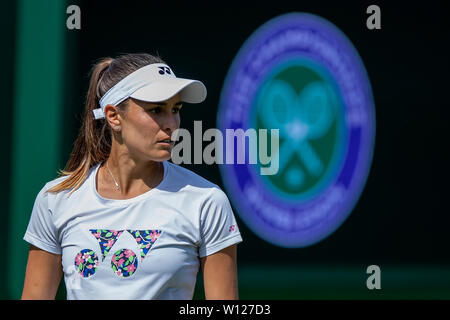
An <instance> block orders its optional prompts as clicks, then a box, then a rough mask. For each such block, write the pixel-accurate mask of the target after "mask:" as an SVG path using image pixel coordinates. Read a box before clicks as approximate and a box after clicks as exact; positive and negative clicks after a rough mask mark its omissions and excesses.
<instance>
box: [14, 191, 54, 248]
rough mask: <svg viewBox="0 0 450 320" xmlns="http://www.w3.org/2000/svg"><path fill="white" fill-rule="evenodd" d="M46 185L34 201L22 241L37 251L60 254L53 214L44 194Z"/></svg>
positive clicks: (46, 195) (45, 193) (46, 194)
mask: <svg viewBox="0 0 450 320" xmlns="http://www.w3.org/2000/svg"><path fill="white" fill-rule="evenodd" d="M46 186H47V184H46V185H45V186H44V187H43V188H42V189H41V191H39V193H38V195H37V196H36V199H35V201H34V205H33V210H32V212H31V217H30V221H29V223H28V227H27V230H26V232H25V236H24V237H23V239H24V240H25V241H26V242H28V243H30V244H32V245H34V246H36V247H38V248H39V249H42V250H45V251H48V252H51V253H54V254H61V245H60V243H59V241H58V235H57V232H58V231H57V228H56V227H55V224H54V222H53V214H52V212H51V211H50V210H49V206H48V196H49V194H48V193H47V192H45V190H47V188H46Z"/></svg>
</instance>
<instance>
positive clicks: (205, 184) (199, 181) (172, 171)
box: [167, 161, 221, 192]
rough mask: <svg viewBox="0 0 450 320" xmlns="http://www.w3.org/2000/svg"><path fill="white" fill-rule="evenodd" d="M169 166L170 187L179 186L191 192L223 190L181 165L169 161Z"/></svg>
mask: <svg viewBox="0 0 450 320" xmlns="http://www.w3.org/2000/svg"><path fill="white" fill-rule="evenodd" d="M167 164H168V166H169V173H168V180H169V185H171V186H177V187H178V188H188V189H190V190H193V189H194V190H195V189H198V190H201V191H203V192H204V191H205V190H204V189H210V190H211V191H212V192H214V191H216V190H217V189H218V190H221V189H220V187H219V186H218V185H217V184H215V183H213V182H211V181H209V180H208V179H206V178H204V177H202V176H200V175H199V174H197V173H195V172H194V171H192V170H189V169H187V168H185V167H182V166H180V165H177V164H174V163H172V162H169V161H167Z"/></svg>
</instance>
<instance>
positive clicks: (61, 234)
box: [22, 54, 242, 300]
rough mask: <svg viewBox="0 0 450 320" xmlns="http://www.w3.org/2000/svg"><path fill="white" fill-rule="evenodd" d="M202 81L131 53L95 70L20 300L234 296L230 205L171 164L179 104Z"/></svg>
mask: <svg viewBox="0 0 450 320" xmlns="http://www.w3.org/2000/svg"><path fill="white" fill-rule="evenodd" d="M205 98H206V88H205V86H204V85H203V83H201V82H200V81H196V80H189V79H182V78H177V77H176V76H175V74H174V72H173V70H172V69H171V68H170V67H169V66H168V65H167V64H166V63H165V62H164V61H162V60H161V59H160V58H158V57H155V56H152V55H149V54H126V55H122V56H119V57H117V58H115V59H112V58H104V59H102V60H100V61H99V62H98V63H97V64H96V65H94V66H93V68H92V71H91V79H90V84H89V89H88V93H87V98H86V107H85V113H84V119H83V123H82V127H81V130H80V134H79V136H78V138H77V140H76V142H75V145H74V148H73V151H72V153H71V156H70V159H69V161H68V163H67V165H66V168H65V170H62V171H61V172H60V174H61V176H59V177H58V178H56V179H54V180H52V181H50V182H47V183H46V184H45V185H44V187H43V188H42V189H41V191H40V192H39V193H38V195H37V197H36V200H35V203H34V206H33V210H32V213H31V218H30V222H29V225H28V228H27V230H26V233H25V236H24V240H25V241H27V242H29V243H30V251H29V255H28V263H27V268H26V274H25V283H24V288H23V293H22V299H54V298H55V295H56V292H57V289H58V286H59V283H60V281H61V277H62V274H64V280H65V284H66V289H67V298H68V299H89V300H91V299H192V297H193V293H194V288H195V282H196V277H197V272H198V270H199V268H200V266H201V268H202V272H203V279H204V290H205V298H206V299H237V298H238V289H237V271H236V270H237V267H236V244H237V243H239V242H241V241H242V237H241V235H240V232H239V229H238V228H237V225H236V220H235V217H234V215H233V212H232V209H231V206H230V203H229V201H228V198H227V196H226V195H225V193H224V192H223V191H222V190H221V189H220V188H219V187H218V186H217V185H215V184H213V183H211V182H209V181H207V180H206V179H204V178H202V177H200V176H198V175H197V174H195V173H193V172H192V171H189V170H187V169H185V168H182V167H180V166H177V165H175V164H173V163H171V162H169V161H167V160H169V159H170V155H171V150H172V147H173V142H172V141H171V136H172V133H173V132H174V130H176V129H177V128H178V127H179V125H180V114H179V111H180V109H181V107H182V102H187V103H200V102H202V101H203V100H204V99H205Z"/></svg>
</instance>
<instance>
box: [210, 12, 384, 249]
mask: <svg viewBox="0 0 450 320" xmlns="http://www.w3.org/2000/svg"><path fill="white" fill-rule="evenodd" d="M217 122H218V128H219V129H220V130H221V131H222V132H225V130H226V129H235V130H236V129H238V128H242V129H243V130H246V129H249V128H254V129H256V130H259V129H267V130H268V132H272V131H271V129H278V130H279V148H278V153H277V154H275V153H276V152H277V150H274V152H273V153H272V151H271V150H270V143H268V144H267V149H268V152H267V153H268V154H271V156H272V157H274V156H278V157H279V170H278V173H277V174H275V175H261V174H259V171H260V169H261V168H264V167H265V166H264V165H263V164H256V165H248V164H223V165H220V166H219V168H220V172H221V175H222V178H223V181H224V185H225V188H226V190H227V192H228V194H229V196H230V200H231V201H232V203H233V205H234V206H235V208H236V209H237V213H238V214H239V216H240V217H241V218H242V220H243V221H244V222H245V223H246V225H247V226H248V227H249V228H250V229H251V230H252V231H254V232H255V233H256V234H257V235H259V236H260V237H261V238H263V239H265V240H266V241H269V242H271V243H273V244H276V245H279V246H282V247H304V246H308V245H311V244H314V243H316V242H318V241H320V240H322V239H324V238H326V237H327V236H328V235H330V234H331V233H332V232H334V231H335V230H336V229H337V228H338V227H339V226H340V225H341V224H342V223H343V222H344V220H345V219H346V218H347V216H348V215H349V214H350V212H351V211H352V210H353V208H354V206H355V204H356V202H357V201H358V198H359V196H360V195H361V192H362V190H363V188H364V184H365V181H366V178H367V175H368V173H369V169H370V164H371V161H372V153H373V146H374V141H375V111H374V102H373V97H372V92H371V87H370V83H369V80H368V78H367V74H366V71H365V68H364V66H363V63H362V61H361V59H360V57H359V55H358V53H357V52H356V49H355V48H354V47H353V45H352V44H351V42H350V41H349V40H348V39H347V37H346V36H345V35H344V34H343V33H342V32H341V31H340V30H339V29H338V28H337V27H335V26H334V25H332V24H331V23H330V22H328V21H326V20H324V19H323V18H320V17H318V16H315V15H312V14H306V13H291V14H286V15H282V16H279V17H277V18H275V19H272V20H270V21H269V22H267V23H266V24H264V25H263V26H262V27H260V28H259V29H258V30H256V31H255V32H254V34H253V35H251V37H250V38H249V39H248V40H247V41H246V42H245V43H244V45H243V46H242V48H241V49H240V51H239V53H238V54H237V56H236V58H235V59H234V61H233V63H232V65H231V67H230V70H229V73H228V75H227V77H226V80H225V83H224V87H223V89H222V94H221V99H220V105H219V111H218V115H217ZM267 140H268V141H270V139H267ZM267 140H266V141H267ZM260 143H261V142H260ZM250 149H251V148H250ZM234 151H235V150H231V149H225V152H226V153H227V152H228V153H232V152H234Z"/></svg>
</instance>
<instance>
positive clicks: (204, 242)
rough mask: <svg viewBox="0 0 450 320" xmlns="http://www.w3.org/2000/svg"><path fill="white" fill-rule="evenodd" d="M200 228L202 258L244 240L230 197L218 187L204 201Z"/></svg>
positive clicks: (200, 253)
mask: <svg viewBox="0 0 450 320" xmlns="http://www.w3.org/2000/svg"><path fill="white" fill-rule="evenodd" d="M200 229H201V230H200V232H201V244H200V247H199V257H200V258H202V257H205V256H208V255H210V254H213V253H215V252H217V251H220V250H222V249H224V248H226V247H229V246H231V245H233V244H237V243H240V242H242V237H241V234H240V232H239V228H238V226H237V223H236V219H235V217H234V214H233V211H232V209H231V205H230V202H229V200H228V197H227V196H226V194H225V193H224V192H223V191H222V190H221V189H220V188H218V187H217V188H213V189H212V193H210V195H209V197H208V198H207V199H206V200H205V202H204V203H203V206H202V208H201V216H200Z"/></svg>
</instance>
